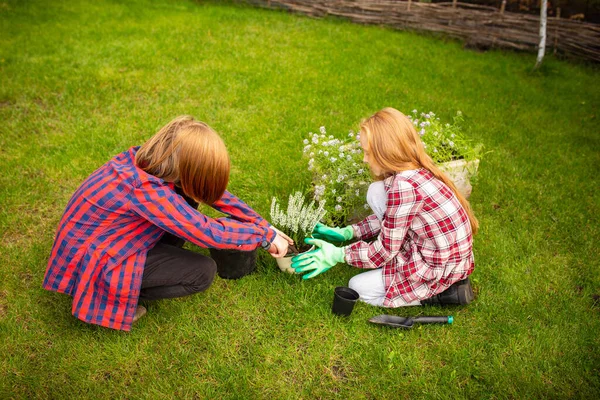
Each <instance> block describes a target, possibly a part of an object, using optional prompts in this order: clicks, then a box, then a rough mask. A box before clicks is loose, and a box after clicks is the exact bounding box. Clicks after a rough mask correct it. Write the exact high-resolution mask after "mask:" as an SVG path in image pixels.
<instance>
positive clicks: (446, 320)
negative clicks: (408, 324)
mask: <svg viewBox="0 0 600 400" xmlns="http://www.w3.org/2000/svg"><path fill="white" fill-rule="evenodd" d="M412 320H413V322H414V323H418V324H451V323H452V322H454V318H453V317H452V315H445V316H439V317H414V318H413V319H412Z"/></svg>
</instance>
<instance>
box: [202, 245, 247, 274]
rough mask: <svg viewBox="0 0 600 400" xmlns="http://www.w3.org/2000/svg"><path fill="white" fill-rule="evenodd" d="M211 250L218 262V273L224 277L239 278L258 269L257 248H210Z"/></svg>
mask: <svg viewBox="0 0 600 400" xmlns="http://www.w3.org/2000/svg"><path fill="white" fill-rule="evenodd" d="M209 251H210V256H211V258H212V259H213V260H215V262H216V263H217V274H219V276H220V277H221V278H223V279H239V278H241V277H243V276H246V275H249V274H251V273H252V272H254V270H255V269H256V250H253V251H239V250H226V249H209Z"/></svg>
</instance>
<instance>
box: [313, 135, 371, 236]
mask: <svg viewBox="0 0 600 400" xmlns="http://www.w3.org/2000/svg"><path fill="white" fill-rule="evenodd" d="M319 132H320V133H312V132H310V133H309V134H308V139H304V150H303V152H304V156H305V157H307V158H308V169H309V171H311V172H312V174H313V176H312V185H313V197H314V199H315V200H316V201H325V204H326V209H327V215H326V217H325V219H324V221H323V222H324V223H325V224H327V225H333V226H342V225H345V224H347V223H348V222H349V221H350V219H358V218H361V217H363V216H366V215H367V214H368V212H367V211H366V210H368V209H369V206H368V205H367V204H365V199H366V191H367V189H368V184H369V182H371V180H372V179H371V174H370V172H369V167H368V166H367V165H365V164H364V163H363V161H362V160H363V152H362V148H361V147H360V136H359V134H355V133H354V132H352V131H350V132H349V133H348V135H347V136H346V137H345V138H344V139H339V138H335V137H334V136H333V135H327V131H326V129H325V127H324V126H322V127H321V128H320V130H319Z"/></svg>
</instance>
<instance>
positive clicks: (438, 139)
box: [407, 110, 483, 165]
mask: <svg viewBox="0 0 600 400" xmlns="http://www.w3.org/2000/svg"><path fill="white" fill-rule="evenodd" d="M407 117H408V118H409V119H410V120H411V121H412V123H413V125H414V126H415V128H416V129H417V132H418V133H419V136H421V141H422V142H423V144H424V146H425V151H426V152H427V154H429V156H430V157H431V158H432V159H433V161H435V162H436V164H438V165H440V164H443V163H445V162H448V161H454V160H461V159H464V160H465V161H471V160H475V159H477V158H480V157H481V152H482V149H483V146H482V145H481V144H478V145H473V143H472V142H471V141H470V140H469V139H467V137H466V136H465V135H464V132H463V129H462V127H461V124H462V122H463V121H464V117H463V114H462V112H460V111H457V112H456V115H455V116H454V118H453V121H452V123H443V122H441V121H440V119H439V118H438V117H437V116H436V115H435V113H433V112H431V111H430V112H428V113H419V112H418V111H417V110H413V111H412V114H409V115H407Z"/></svg>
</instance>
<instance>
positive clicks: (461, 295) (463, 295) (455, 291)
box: [421, 278, 475, 306]
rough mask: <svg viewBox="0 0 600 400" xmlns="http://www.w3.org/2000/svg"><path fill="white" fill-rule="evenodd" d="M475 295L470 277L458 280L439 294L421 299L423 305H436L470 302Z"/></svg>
mask: <svg viewBox="0 0 600 400" xmlns="http://www.w3.org/2000/svg"><path fill="white" fill-rule="evenodd" d="M474 298H475V295H474V294H473V288H472V287H471V281H469V278H466V279H463V280H462V281H458V282H456V283H454V284H452V286H450V287H449V288H448V289H446V290H445V291H443V292H442V293H440V294H437V295H435V296H433V297H431V298H429V299H426V300H421V304H422V305H428V306H429V305H436V304H461V305H464V304H469V303H470V302H471V301H473V299H474Z"/></svg>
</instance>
